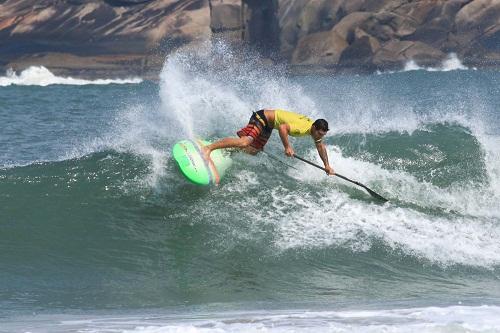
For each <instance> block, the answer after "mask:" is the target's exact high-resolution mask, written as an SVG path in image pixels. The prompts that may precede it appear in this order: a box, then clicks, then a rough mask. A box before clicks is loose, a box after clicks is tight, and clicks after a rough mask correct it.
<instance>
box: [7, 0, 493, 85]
mask: <svg viewBox="0 0 500 333" xmlns="http://www.w3.org/2000/svg"><path fill="white" fill-rule="evenodd" d="M213 38H217V39H221V38H222V39H224V40H226V41H227V42H228V43H244V44H245V45H249V47H252V48H255V49H258V50H259V51H260V52H261V54H262V56H263V57H264V58H269V59H271V60H272V61H279V62H280V63H286V64H288V66H289V69H290V71H291V72H293V73H310V72H320V73H324V72H328V73H330V72H374V71H386V70H395V69H398V68H401V67H402V66H404V64H405V63H407V62H408V61H415V62H416V63H418V64H419V65H421V66H437V65H438V64H440V63H441V62H442V61H443V60H444V59H446V57H447V56H448V55H449V54H450V53H455V54H457V57H458V58H459V59H460V60H461V61H462V62H463V63H464V64H465V65H466V66H469V67H477V68H483V67H488V68H498V67H499V65H500V1H498V0H421V1H416V0H413V1H412V0H405V1H402V0H392V1H389V0H378V1H375V0H295V1H294V0H268V1H257V0H177V1H176V0H41V1H33V0H0V71H5V70H6V69H8V68H12V69H13V70H15V71H21V70H23V69H25V68H28V67H30V66H45V67H47V68H49V69H50V70H51V71H52V72H53V73H55V74H58V75H70V76H75V77H86V78H95V77H110V76H112V77H130V76H140V77H144V78H149V79H155V78H156V77H157V76H158V73H159V71H160V69H161V66H162V64H163V61H164V59H165V57H166V56H168V54H169V53H171V52H173V51H175V50H177V49H178V48H179V47H185V46H188V47H192V46H193V45H194V46H195V45H196V43H199V42H203V41H206V40H210V39H213Z"/></svg>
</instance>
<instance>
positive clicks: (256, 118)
mask: <svg viewBox="0 0 500 333" xmlns="http://www.w3.org/2000/svg"><path fill="white" fill-rule="evenodd" d="M272 131H273V128H272V127H270V126H269V124H268V122H267V119H266V116H265V115H264V110H259V111H257V112H254V113H253V114H252V116H251V117H250V120H249V121H248V125H247V126H245V127H243V128H242V129H240V130H239V131H238V132H236V134H237V135H238V136H239V137H240V138H241V137H243V136H250V137H252V138H253V142H252V143H251V144H250V146H251V147H253V148H255V149H258V150H262V149H263V148H264V146H265V145H266V143H267V140H269V137H270V136H271V133H272Z"/></svg>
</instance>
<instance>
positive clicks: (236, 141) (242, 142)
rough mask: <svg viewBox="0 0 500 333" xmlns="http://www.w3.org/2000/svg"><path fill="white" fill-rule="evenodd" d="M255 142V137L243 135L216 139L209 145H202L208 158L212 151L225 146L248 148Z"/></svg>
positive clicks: (204, 155) (204, 154)
mask: <svg viewBox="0 0 500 333" xmlns="http://www.w3.org/2000/svg"><path fill="white" fill-rule="evenodd" d="M252 142H253V138H252V137H250V136H242V137H241V138H224V139H221V140H219V141H216V142H214V143H212V144H210V145H208V146H204V147H202V150H203V157H205V159H208V158H209V157H210V153H211V152H212V151H214V150H216V149H223V148H246V147H248V146H249V145H250V144H251V143H252Z"/></svg>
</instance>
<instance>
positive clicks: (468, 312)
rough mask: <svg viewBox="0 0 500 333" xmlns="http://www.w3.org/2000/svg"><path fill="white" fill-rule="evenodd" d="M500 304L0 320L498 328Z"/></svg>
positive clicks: (215, 331)
mask: <svg viewBox="0 0 500 333" xmlns="http://www.w3.org/2000/svg"><path fill="white" fill-rule="evenodd" d="M499 313H500V307H497V306H487V305H483V306H462V305H456V306H447V307H420V308H406V309H399V308H395V309H379V310H343V311H317V310H283V311H277V310H273V311H250V312H227V313H194V314H191V315H189V314H186V315H177V316H176V315H164V314H161V313H160V314H154V313H153V314H149V315H147V316H140V315H129V316H127V315H114V316H112V315H108V316H104V315H100V316H97V315H96V316H89V315H81V316H76V315H75V316H72V315H54V316H49V315H38V316H37V317H34V318H16V319H14V320H7V321H6V322H4V327H5V328H7V329H10V330H11V331H13V332H31V333H41V332H53V333H58V332H82V333H83V332H85V333H170V332H179V333H180V332H192V333H198V332H200V333H225V332H236V333H238V332H270V333H282V332H311V333H313V332H318V333H330V332H332V333H333V332H335V333H343V332H346V333H347V332H360V333H365V332H366V333H372V332H394V333H407V332H408V333H409V332H423V333H426V332H429V333H441V332H443V333H446V332H450V333H451V332H453V333H455V332H475V333H481V332H485V333H486V332H488V333H494V332H500V317H499V316H498V314H499Z"/></svg>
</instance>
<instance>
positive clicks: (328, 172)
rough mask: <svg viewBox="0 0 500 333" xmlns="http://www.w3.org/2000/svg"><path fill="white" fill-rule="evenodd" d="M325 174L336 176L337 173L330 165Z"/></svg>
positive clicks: (326, 167)
mask: <svg viewBox="0 0 500 333" xmlns="http://www.w3.org/2000/svg"><path fill="white" fill-rule="evenodd" d="M325 172H326V174H327V175H329V176H335V171H333V168H332V167H331V166H329V165H327V166H325Z"/></svg>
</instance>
